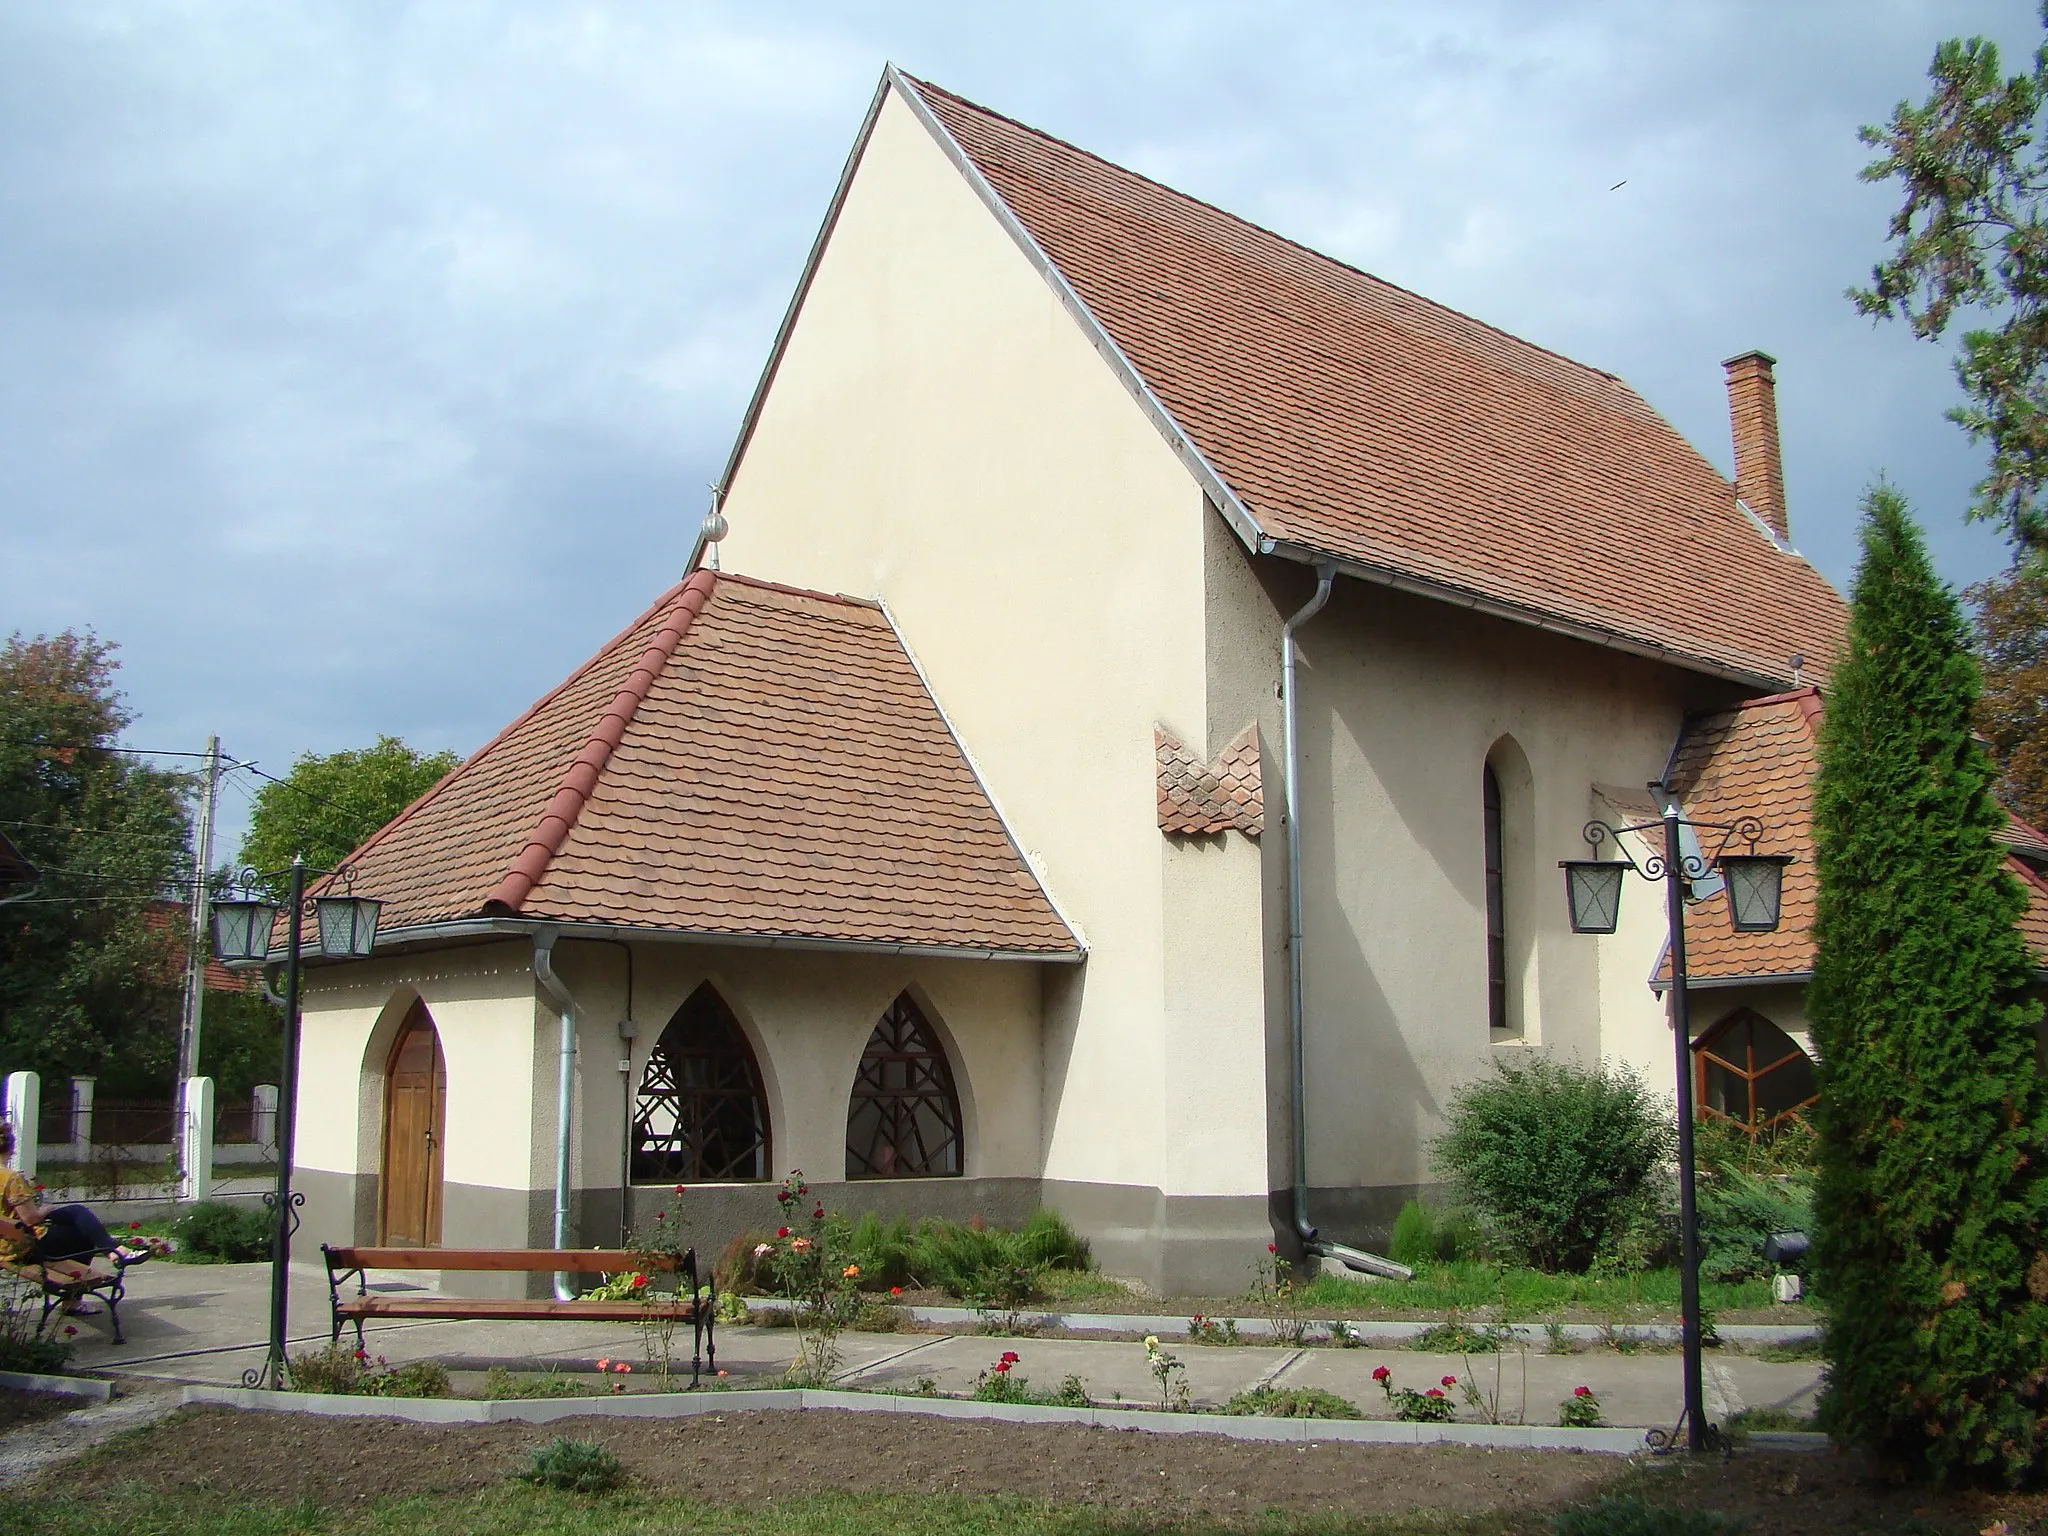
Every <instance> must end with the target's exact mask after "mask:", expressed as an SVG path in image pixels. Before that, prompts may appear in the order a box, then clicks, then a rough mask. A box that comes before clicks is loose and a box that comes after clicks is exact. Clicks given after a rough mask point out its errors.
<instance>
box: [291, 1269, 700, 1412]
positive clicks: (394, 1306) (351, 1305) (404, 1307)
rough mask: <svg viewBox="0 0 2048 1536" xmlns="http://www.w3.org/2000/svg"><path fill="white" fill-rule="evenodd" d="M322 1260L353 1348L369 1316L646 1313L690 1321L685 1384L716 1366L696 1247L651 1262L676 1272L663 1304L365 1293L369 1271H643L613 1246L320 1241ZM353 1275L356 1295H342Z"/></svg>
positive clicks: (607, 1319) (637, 1316) (515, 1318)
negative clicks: (673, 1294)
mask: <svg viewBox="0 0 2048 1536" xmlns="http://www.w3.org/2000/svg"><path fill="white" fill-rule="evenodd" d="M320 1251H321V1253H322V1254H324V1255H325V1256H326V1258H327V1291H328V1301H329V1305H330V1306H331V1307H332V1308H333V1312H334V1329H333V1332H332V1334H331V1335H330V1339H331V1340H332V1341H333V1342H336V1343H339V1342H340V1340H341V1330H342V1329H343V1328H345V1327H347V1326H349V1325H350V1324H353V1325H354V1326H355V1330H356V1348H358V1349H361V1348H362V1347H363V1324H364V1323H365V1322H366V1321H368V1320H369V1319H371V1318H382V1317H391V1318H408V1319H422V1318H432V1319H442V1318H445V1319H453V1320H461V1321H469V1322H491V1321H507V1322H549V1321H556V1320H560V1319H565V1318H574V1319H578V1320H580V1321H583V1322H592V1323H641V1322H646V1321H647V1320H648V1319H649V1318H650V1317H653V1318H662V1317H668V1318H673V1319H675V1320H676V1321H678V1322H686V1323H688V1324H690V1330H691V1347H690V1385H691V1386H693V1387H694V1386H696V1385H698V1382H699V1379H700V1377H701V1373H702V1372H703V1371H706V1370H709V1371H712V1372H714V1373H715V1372H716V1371H717V1369H718V1340H717V1336H716V1333H715V1331H714V1329H715V1325H716V1318H717V1312H718V1294H717V1293H718V1282H717V1280H716V1278H715V1277H714V1278H713V1279H712V1280H711V1282H710V1291H709V1292H708V1293H706V1294H702V1295H701V1296H700V1292H699V1288H698V1283H697V1250H696V1249H694V1248H692V1249H690V1250H689V1251H688V1252H686V1253H684V1254H683V1255H682V1257H681V1258H680V1259H675V1258H669V1259H665V1260H656V1261H653V1267H654V1268H656V1269H661V1270H672V1271H676V1272H678V1276H679V1282H678V1284H677V1286H676V1290H677V1292H678V1297H677V1299H676V1300H674V1301H668V1302H644V1301H630V1300H628V1301H607V1300H601V1299H596V1298H589V1297H578V1298H577V1299H576V1300H574V1301H557V1300H555V1299H554V1298H553V1297H552V1296H545V1297H535V1298H520V1297H508V1298H502V1299H501V1298H498V1297H487V1296H421V1295H412V1294H408V1293H406V1292H390V1291H380V1292H378V1293H376V1294H372V1293H371V1291H370V1280H369V1272H370V1271H371V1270H373V1269H377V1270H391V1269H401V1270H403V1269H412V1270H418V1269H439V1270H451V1269H452V1270H463V1271H467V1272H471V1273H491V1274H537V1275H547V1274H557V1273H566V1274H572V1275H618V1274H625V1273H628V1272H637V1273H645V1272H646V1270H647V1268H648V1267H649V1263H650V1261H649V1259H648V1258H647V1256H646V1255H644V1254H634V1253H627V1252H625V1251H623V1250H621V1249H616V1248H337V1247H333V1246H331V1245H329V1244H327V1243H322V1244H321V1245H320ZM350 1280H354V1281H355V1283H356V1284H355V1293H354V1294H353V1295H345V1294H343V1291H344V1287H346V1286H347V1284H348V1282H349V1281H350Z"/></svg>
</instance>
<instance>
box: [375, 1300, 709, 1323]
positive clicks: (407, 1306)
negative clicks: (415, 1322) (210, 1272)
mask: <svg viewBox="0 0 2048 1536" xmlns="http://www.w3.org/2000/svg"><path fill="white" fill-rule="evenodd" d="M335 1311H336V1312H337V1313H338V1314H339V1315H340V1316H342V1317H345V1318H350V1319H354V1318H359V1317H412V1318H424V1317H455V1318H476V1319H479V1320H485V1319H500V1320H502V1319H526V1320H528V1321H535V1322H539V1321H546V1320H547V1319H550V1318H581V1319H583V1320H584V1321H586V1322H598V1323H637V1322H639V1321H641V1320H642V1319H643V1318H645V1317H647V1316H648V1315H649V1314H650V1313H652V1314H654V1315H656V1316H661V1315H664V1314H665V1315H668V1316H671V1317H678V1318H681V1319H682V1320H683V1321H684V1322H688V1321H689V1320H690V1319H691V1317H692V1316H693V1315H694V1314H695V1311H696V1309H695V1308H694V1307H693V1306H692V1305H691V1304H690V1303H689V1302H687V1301H683V1302H665V1303H664V1302H657V1303H655V1304H654V1305H652V1306H648V1305H644V1304H642V1303H640V1302H637V1301H554V1300H552V1299H548V1298H540V1297H536V1298H533V1299H531V1300H520V1299H517V1298H512V1299H503V1298H498V1297H484V1296H421V1297H410V1296H350V1297H348V1298H346V1299H344V1300H343V1301H340V1302H338V1303H337V1304H336V1305H335Z"/></svg>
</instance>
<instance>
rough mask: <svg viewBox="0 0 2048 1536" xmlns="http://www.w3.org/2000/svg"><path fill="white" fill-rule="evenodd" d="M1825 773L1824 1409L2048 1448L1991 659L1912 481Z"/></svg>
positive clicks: (1942, 1470)
mask: <svg viewBox="0 0 2048 1536" xmlns="http://www.w3.org/2000/svg"><path fill="white" fill-rule="evenodd" d="M1862 541H1863V554H1862V561H1861V564H1860V565H1859V566H1858V568H1857V572H1856V580H1855V585H1854V588H1853V591H1852V594H1851V607H1850V619H1849V633H1848V641H1847V645H1846V647H1845V649H1844V651H1843V654H1842V657H1841V660H1840V662H1839V663H1838V665H1837V667H1836V670H1835V673H1834V677H1833V680H1832V686H1831V689H1830V697H1829V702H1828V710H1827V714H1826V716H1825V719H1824V722H1823V725H1822V734H1821V758H1820V770H1819V774H1818V777H1817V779H1816V783H1815V791H1814V812H1813V815H1814V840H1815V852H1816V858H1817V860H1818V865H1819V875H1820V905H1819V911H1818V915H1817V918H1816V922H1815V938H1816V940H1817V944H1818V953H1817V956H1816V959H1815V963H1814V977H1813V983H1812V985H1811V986H1810V987H1809V988H1808V991H1807V1012H1808V1014H1809V1016H1810V1017H1811V1019H1812V1022H1813V1029H1814V1036H1815V1041H1816V1043H1817V1044H1818V1046H1819V1047H1820V1058H1821V1059H1820V1079H1821V1097H1820V1102H1819V1104H1818V1105H1817V1106H1816V1111H1815V1113H1816V1117H1817V1120H1818V1124H1819V1130H1820V1138H1821V1139H1820V1157H1819V1163H1820V1170H1819V1177H1818V1181H1817V1187H1816V1190H1815V1197H1814V1211H1815V1262H1814V1281H1815V1288H1816V1290H1817V1291H1818V1292H1819V1293H1820V1294H1821V1295H1822V1296H1823V1297H1824V1298H1825V1300H1826V1303H1827V1321H1826V1324H1825V1330H1824V1335H1823V1344H1824V1350H1825V1353H1826V1355H1827V1358H1828V1360H1829V1362H1830V1372H1829V1387H1828V1392H1827V1396H1826V1399H1825V1401H1824V1404H1823V1413H1824V1419H1825V1422H1826V1423H1827V1424H1828V1426H1829V1427H1830V1428H1831V1429H1832V1430H1833V1431H1834V1432H1835V1433H1837V1434H1838V1435H1840V1436H1841V1437H1843V1438H1845V1439H1847V1440H1849V1441H1850V1442H1852V1443H1856V1444H1860V1445H1863V1446H1866V1447H1869V1448H1871V1449H1874V1450H1876V1451H1878V1452H1879V1453H1881V1454H1884V1455H1886V1456H1889V1457H1892V1458H1896V1459H1898V1460H1901V1461H1904V1462H1906V1463H1907V1464H1909V1465H1911V1466H1914V1467H1916V1468H1917V1469H1919V1470H1921V1471H1923V1472H1926V1473H1930V1474H1934V1475H1939V1476H1950V1477H1962V1476H1985V1475H1995V1476H1998V1477H2001V1478H2003V1479H2006V1480H2008V1481H2012V1482H2019V1481H2024V1480H2027V1479H2030V1478H2033V1477H2037V1476H2039V1475H2040V1473H2041V1472H2042V1471H2043V1457H2044V1451H2048V1251H2044V1244H2043V1222H2044V1218H2048V1100H2044V1095H2043V1090H2042V1083H2041V1079H2040V1075H2039V1073H2038V1071H2037V1067H2036V1059H2035V1052H2036V1049H2037V1045H2036V1035H2035V1029H2036V1022H2037V1019H2038V1017H2039V1011H2040V1010H2039V1007H2038V1005H2036V1004H2035V1003H2033V1002H2031V1001H2030V1000H2029V999H2028V998H2027V995H2026V991H2025V989H2026V986H2027V984H2028V981H2029V980H2030V977H2031V973H2032V970H2033V961H2032V959H2031V958H2030V956H2029V955H2028V953H2027V951H2026V947H2025V945H2024V944H2023V943H2022V941H2021V939H2020V936H2019V934H2018V931H2017V930H2016V928H2015V927H2014V924H2015V921H2016V920H2017V919H2018V917H2019V915H2020V913H2021V911H2022V910H2023V907H2024V901H2025V898H2024V896H2023V895H2022V893H2021V890H2020V887H2019V884H2018V882H2017V881H2016V880H2015V879H2014V878H2013V877H2012V876H2011V875H2010V874H2009V873H2007V871H2006V869H2005V867H2004V858H2003V854H2002V851H2001V849H2000V848H1999V846H1998V844H1997V843H1996V842H1995V840H1994V838H1995V834H1996V833H1997V832H1998V830H1999V829H2000V827H2001V826H2002V825H2003V821H2004V813H2003V812H2002V811H2001V810H2000V808H1999V806H1998V804H1997V802H1996V800H1995V799H1994V798H1993V796H1992V793H1991V783H1992V767H1991V763H1990V761H1989V759H1988V757H1987V756H1986V754H1985V752H1984V749H1983V748H1982V746H1981V745H1979V743H1978V742H1977V741H1976V739H1975V738H1974V736H1973V735H1972V733H1971V729H1970V711H1971V706H1972V705H1973V704H1974V703H1975V701H1976V697H1977V671H1976V665H1975V663H1974V662H1973V661H1972V659H1971V657H1970V654H1969V650H1968V646H1967V639H1968V631H1967V627H1966V625H1965V623H1964V620H1963V616H1962V612H1961V610H1960V608H1959V607H1958V606H1957V604H1956V602H1955V600H1954V598H1953V597H1952V596H1951V595H1950V594H1949V593H1948V591H1947V590H1946V589H1945V588H1944V587H1942V585H1941V584H1940V583H1939V582H1938V581H1937V580H1936V579H1935V576H1934V571H1933V568H1932V566H1931V565H1930V564H1929V563H1928V559H1927V554H1926V550H1925V548H1924V546H1923V545H1922V542H1921V539H1920V534H1919V531H1918V529H1916V528H1915V527H1914V526H1913V523H1912V521H1911V519H1910V518H1909V516H1908V515H1907V511H1906V508H1905V504H1904V502H1903V501H1902V500H1901V499H1900V497H1899V496H1898V495H1897V494H1896V493H1895V492H1893V491H1891V490H1889V489H1887V488H1882V487H1881V488H1879V489H1877V490H1874V491H1873V492H1872V493H1871V494H1870V496H1869V497H1868V499H1867V500H1866V502H1865V518H1864V523H1863V530H1862Z"/></svg>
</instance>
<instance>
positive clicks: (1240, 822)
mask: <svg viewBox="0 0 2048 1536" xmlns="http://www.w3.org/2000/svg"><path fill="white" fill-rule="evenodd" d="M1152 744H1153V747H1154V750H1155V751H1156V752H1157V753H1158V755H1159V830H1160V831H1162V832H1186V833H1212V832H1228V831H1232V830H1233V829H1234V830H1236V831H1239V832H1242V833H1244V834H1245V835H1246V836H1247V837H1257V836H1258V835H1259V834H1260V833H1262V832H1264V831H1265V830H1266V796H1265V791H1264V790H1263V789H1262V788H1261V787H1260V783H1259V731H1258V727H1257V726H1252V725H1248V726H1246V727H1245V728H1244V729H1243V730H1242V731H1240V732H1238V734H1237V739H1236V740H1235V741H1233V742H1231V744H1230V745H1229V746H1227V747H1225V748H1224V749H1223V755H1222V756H1221V757H1219V758H1217V759H1216V761H1215V762H1214V763H1213V764H1211V763H1205V762H1203V761H1202V759H1201V758H1199V757H1197V756H1196V755H1195V752H1194V749H1193V748H1191V747H1188V746H1186V745H1185V744H1183V743H1182V742H1180V741H1178V740H1176V739H1175V738H1174V737H1172V736H1169V735H1168V734H1167V733H1166V732H1165V731H1162V730H1157V729H1155V730H1154V731H1153V732H1152Z"/></svg>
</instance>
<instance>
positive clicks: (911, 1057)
mask: <svg viewBox="0 0 2048 1536" xmlns="http://www.w3.org/2000/svg"><path fill="white" fill-rule="evenodd" d="M965 1163H966V1138H965V1131H964V1124H963V1120H962V1117H961V1113H960V1093H959V1089H958V1087H957V1085H956V1083H955V1081H954V1077H953V1066H952V1062H951V1061H950V1060H949V1059H948V1057H947V1055H946V1047H945V1043H944V1042H943V1041H942V1040H941V1039H940V1038H939V1032H938V1030H937V1029H935V1028H934V1027H933V1026H932V1022H931V1020H930V1019H928V1018H927V1017H926V1016H925V1013H924V1010H923V1009H922V1008H920V1007H919V1006H918V1005H917V1000H916V999H915V998H913V997H912V996H911V995H910V994H909V993H908V992H903V993H899V994H898V995H897V997H896V1000H895V1001H894V1002H892V1003H890V1004H889V1006H888V1007H887V1008H886V1009H884V1010H883V1013H882V1016H881V1018H880V1019H879V1020H877V1021H876V1023H875V1027H874V1029H873V1031H872V1032H870V1034H869V1035H868V1043H867V1045H866V1047H865V1048H864V1049H863V1050H862V1051H861V1058H860V1067H859V1069H858V1070H857V1071H856V1072H855V1073H854V1079H853V1093H852V1096H851V1099H850V1102H849V1103H848V1105H847V1111H846V1177H847V1178H848V1179H849V1180H867V1179H948V1178H959V1177H960V1176H961V1172H962V1169H963V1167H964V1165H965Z"/></svg>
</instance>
